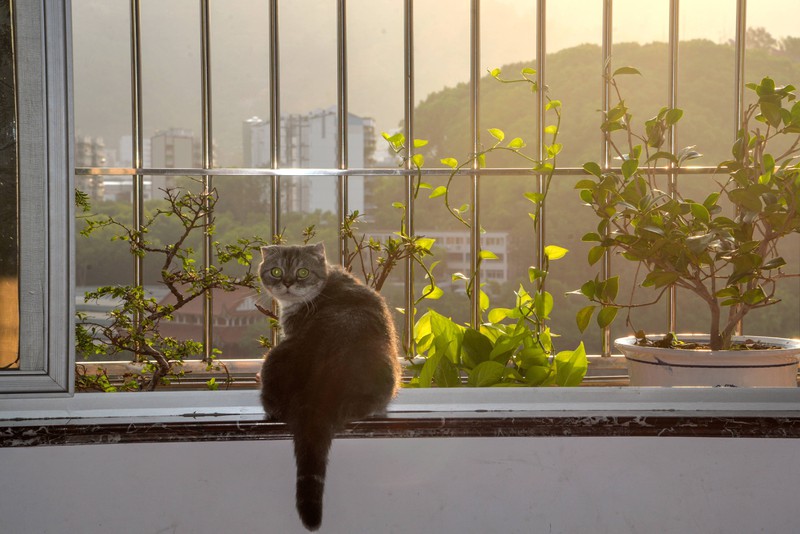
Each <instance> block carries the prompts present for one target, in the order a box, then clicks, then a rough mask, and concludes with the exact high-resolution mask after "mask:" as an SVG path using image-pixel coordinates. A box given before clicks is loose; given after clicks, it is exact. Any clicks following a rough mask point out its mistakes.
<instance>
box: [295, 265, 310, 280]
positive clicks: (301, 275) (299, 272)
mask: <svg viewBox="0 0 800 534" xmlns="http://www.w3.org/2000/svg"><path fill="white" fill-rule="evenodd" d="M309 274H311V273H310V272H309V270H308V269H306V268H305V267H301V268H300V269H297V278H307V277H308V275H309Z"/></svg>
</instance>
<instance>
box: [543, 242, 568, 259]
mask: <svg viewBox="0 0 800 534" xmlns="http://www.w3.org/2000/svg"><path fill="white" fill-rule="evenodd" d="M567 252H569V250H567V249H565V248H564V247H559V246H558V245H547V246H546V247H544V255H545V256H547V259H548V260H550V261H554V260H558V259H561V258H563V257H564V256H565V255H566V254H567Z"/></svg>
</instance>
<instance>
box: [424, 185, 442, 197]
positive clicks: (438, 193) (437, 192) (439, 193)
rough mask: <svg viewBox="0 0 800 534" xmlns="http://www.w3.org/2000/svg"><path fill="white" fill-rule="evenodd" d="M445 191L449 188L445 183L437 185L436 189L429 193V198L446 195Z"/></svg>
mask: <svg viewBox="0 0 800 534" xmlns="http://www.w3.org/2000/svg"><path fill="white" fill-rule="evenodd" d="M445 193H447V188H446V187H445V186H443V185H440V186H439V187H437V188H436V189H434V190H433V191H432V192H431V194H430V195H428V198H436V197H440V196H442V195H444V194H445Z"/></svg>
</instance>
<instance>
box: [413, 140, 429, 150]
mask: <svg viewBox="0 0 800 534" xmlns="http://www.w3.org/2000/svg"><path fill="white" fill-rule="evenodd" d="M427 144H428V141H427V140H425V139H414V148H420V147H423V146H425V145H427Z"/></svg>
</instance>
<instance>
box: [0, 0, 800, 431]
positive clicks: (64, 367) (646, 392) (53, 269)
mask: <svg viewBox="0 0 800 534" xmlns="http://www.w3.org/2000/svg"><path fill="white" fill-rule="evenodd" d="M541 1H544V0H541ZM340 2H341V3H342V4H343V3H344V1H343V0H340ZM475 3H476V4H477V2H475ZM605 3H606V4H610V1H609V0H605ZM412 4H413V2H412V1H411V0H407V1H406V6H407V10H409V11H410V10H411V6H412ZM15 8H16V12H15V14H16V17H17V19H16V20H21V21H22V23H21V24H18V25H17V36H18V41H17V42H18V46H17V49H16V52H17V54H18V63H17V64H18V79H19V85H18V91H19V93H18V100H19V101H20V102H24V105H25V106H27V107H25V108H21V109H20V113H19V115H20V119H22V120H23V122H21V123H19V124H20V126H19V129H20V133H19V140H20V151H21V154H23V155H24V157H23V158H21V163H20V168H21V169H20V170H21V172H20V175H21V186H22V188H23V190H24V191H23V193H22V195H23V201H24V202H23V206H22V208H21V210H24V211H26V212H33V213H31V214H30V215H27V217H28V218H27V219H25V220H26V223H25V225H24V228H27V230H26V232H28V233H26V234H25V239H23V243H24V245H23V259H24V258H27V261H30V260H31V259H32V258H35V257H44V258H45V261H44V262H42V265H41V266H40V269H39V271H35V270H32V271H34V272H32V273H30V277H31V278H30V279H28V278H26V282H25V283H26V284H27V285H26V286H25V287H24V290H23V291H21V293H22V295H23V297H24V298H23V302H22V304H23V306H28V307H29V308H26V309H32V310H33V311H32V315H33V316H35V317H34V318H32V319H31V321H35V320H38V322H26V324H29V325H33V327H31V328H26V332H21V339H23V341H24V343H23V346H24V347H25V350H26V351H28V353H30V351H32V350H34V349H36V348H37V347H38V350H40V354H41V361H42V364H41V366H42V370H41V371H32V372H30V373H28V372H18V371H13V372H4V373H0V393H2V395H0V420H4V421H9V420H16V419H19V420H20V421H28V422H30V421H33V420H42V421H44V420H55V419H65V420H71V421H72V420H75V422H76V424H77V423H81V422H83V423H85V422H86V421H90V422H91V421H98V420H104V421H120V420H129V419H135V418H143V417H144V418H149V419H150V420H153V418H155V419H169V418H174V417H179V418H185V417H187V416H191V417H241V416H245V415H247V416H259V417H261V416H262V415H263V414H262V412H261V408H260V405H259V402H258V394H257V392H256V391H248V392H234V391H232V392H180V393H178V392H163V393H157V394H147V395H117V396H109V395H107V394H91V393H87V394H81V395H78V396H74V397H73V398H69V399H57V400H54V399H47V398H45V399H33V398H30V396H45V397H47V396H53V395H54V394H57V395H59V396H64V395H69V396H72V395H73V393H74V376H73V374H74V339H73V333H72V327H73V319H72V318H73V317H74V297H73V294H74V287H73V286H74V280H72V275H73V273H74V243H73V242H72V237H73V235H74V232H73V227H74V226H73V225H74V222H73V221H74V208H73V189H72V188H73V168H72V162H73V160H72V148H73V147H72V140H73V135H72V124H73V121H72V102H71V81H70V80H71V70H70V60H69V57H70V55H71V31H70V22H69V13H70V1H69V0H42V1H41V2H38V3H35V2H31V3H27V2H26V3H25V4H24V5H23V4H22V3H17V4H15ZM407 16H410V15H408V12H407ZM408 31H411V30H410V29H408ZM275 53H277V52H275ZM407 60H408V58H407ZM412 63H413V62H412ZM407 68H408V61H407ZM412 78H413V77H412ZM407 79H408V77H407ZM407 91H408V92H409V93H410V95H411V98H410V99H409V100H410V101H413V83H412V84H411V85H410V86H409V87H407ZM19 96H24V98H20V97H19ZM341 109H343V111H344V112H345V113H346V104H345V105H343V106H342V107H340V110H341ZM274 111H277V109H276V110H274ZM407 111H408V110H407ZM274 123H275V121H273V124H274ZM345 124H346V123H345ZM407 124H410V122H407ZM342 127H343V128H346V125H343V126H342ZM37 133H38V134H39V135H37ZM408 133H409V136H408V137H409V138H411V137H413V135H411V133H412V132H411V127H410V126H409V131H408ZM277 137H279V136H273V139H276V138H277ZM343 138H345V139H346V138H347V136H346V135H343ZM272 148H273V151H274V154H273V156H274V157H273V169H271V170H270V171H264V174H268V175H269V176H270V177H271V179H272V180H273V183H275V184H277V182H278V180H279V178H280V176H281V173H282V172H283V171H281V170H280V169H277V167H276V165H277V153H278V147H277V146H274V145H273V147H272ZM340 157H341V161H340V166H341V169H340V172H339V173H338V176H339V177H340V178H341V180H342V183H346V177H347V176H348V175H349V174H362V170H353V169H348V168H347V164H346V149H345V152H344V153H343V154H340ZM37 171H38V172H37ZM134 171H136V172H140V171H141V169H134ZM136 172H134V174H136ZM381 172H384V170H381ZM213 174H225V171H224V170H219V169H210V168H209V169H207V176H211V175H213ZM399 174H402V172H399ZM405 174H406V176H407V177H408V179H409V180H408V183H409V190H411V184H412V181H411V169H410V168H409V169H406V172H405ZM477 175H478V173H475V176H477ZM37 193H38V196H36V195H37ZM341 202H342V203H343V204H345V205H346V199H341ZM33 208H38V209H39V211H38V212H37V211H35V210H34V209H33ZM476 226H477V225H476ZM31 240H33V242H29V241H31ZM37 254H38V256H37ZM62 258H68V261H67V262H66V263H65V262H64V261H59V260H60V259H62ZM26 276H28V275H26ZM36 282H38V283H39V284H40V285H39V286H36ZM36 287H40V288H41V289H39V290H38V291H37V290H36ZM29 291H33V293H29ZM36 317H38V319H36ZM25 320H26V321H27V317H26V319H25ZM38 331H43V332H44V333H45V336H44V338H43V340H40V341H39V342H38V343H39V345H36V343H37V342H36V340H35V339H34V338H35V337H36V336H34V335H32V334H31V333H30V332H38ZM23 354H24V353H23ZM20 396H26V398H24V399H23V400H18V399H17V397H20ZM500 412H525V413H536V414H540V415H541V414H551V415H552V416H553V417H556V418H563V417H570V418H572V417H575V416H580V415H606V414H609V413H625V414H631V413H642V414H665V413H668V414H676V413H677V414H684V415H687V416H690V417H691V416H695V415H700V414H706V415H707V414H709V413H714V414H720V415H731V414H754V413H765V414H770V415H774V416H775V417H781V416H786V415H787V414H789V415H792V416H793V417H797V416H798V414H800V388H798V389H778V390H774V391H764V390H729V389H709V390H677V389H676V390H664V389H659V388H631V387H583V388H576V389H563V388H544V389H520V390H515V391H508V390H502V389H491V388H488V389H485V390H474V389H470V390H463V391H451V390H444V389H442V390H436V391H425V390H403V391H401V393H400V395H399V396H398V399H397V400H396V402H395V403H394V404H393V405H392V407H391V408H390V414H389V417H390V418H391V417H392V414H394V413H427V414H429V415H430V414H433V416H434V417H435V416H436V414H452V413H460V414H476V413H480V414H484V415H482V417H487V418H491V417H493V414H497V413H500Z"/></svg>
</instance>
